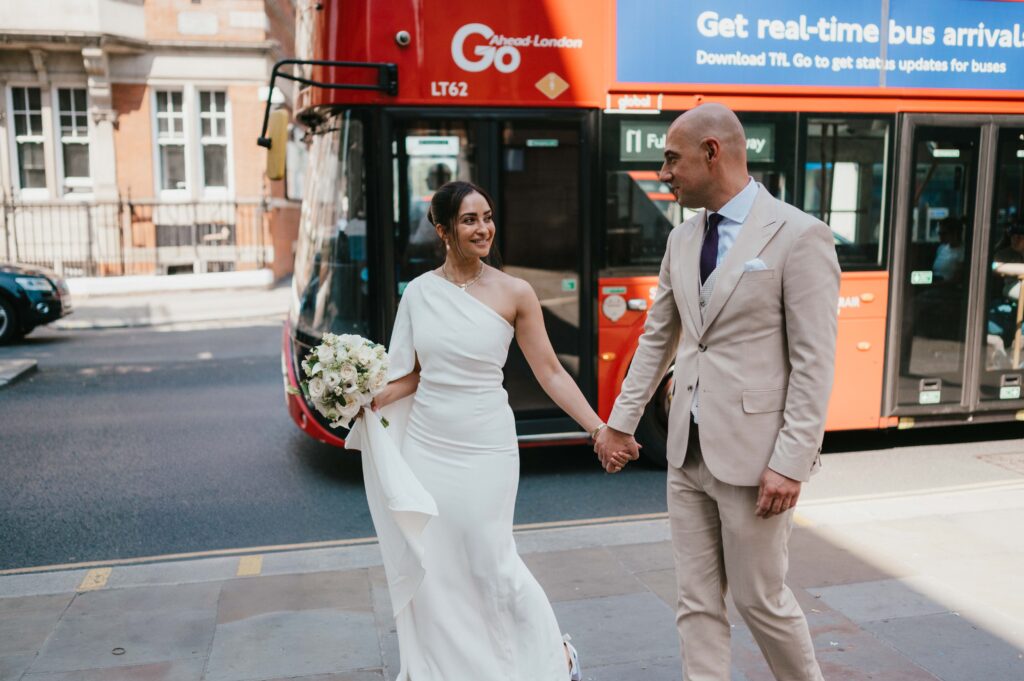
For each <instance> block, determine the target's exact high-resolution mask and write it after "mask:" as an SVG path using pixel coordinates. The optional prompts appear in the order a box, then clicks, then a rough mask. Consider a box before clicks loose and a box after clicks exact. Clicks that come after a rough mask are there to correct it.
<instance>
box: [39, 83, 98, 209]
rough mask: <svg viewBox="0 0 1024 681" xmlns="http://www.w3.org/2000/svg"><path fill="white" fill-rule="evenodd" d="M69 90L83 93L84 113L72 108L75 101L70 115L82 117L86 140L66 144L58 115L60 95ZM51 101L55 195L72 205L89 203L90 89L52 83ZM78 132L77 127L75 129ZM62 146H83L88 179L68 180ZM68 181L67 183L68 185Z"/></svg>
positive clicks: (91, 182) (82, 85)
mask: <svg viewBox="0 0 1024 681" xmlns="http://www.w3.org/2000/svg"><path fill="white" fill-rule="evenodd" d="M61 90H69V91H71V92H74V91H76V90H81V91H82V92H84V93H85V109H83V110H82V111H81V112H79V111H78V110H76V109H75V108H74V100H73V99H72V108H71V111H70V113H71V115H72V116H77V115H80V114H84V115H85V137H84V138H82V137H75V138H73V139H71V140H69V141H65V136H64V131H63V129H62V127H61V120H60V117H61V114H63V113H64V110H63V109H62V108H61V105H60V91H61ZM50 101H51V102H53V106H52V107H51V109H52V112H53V141H54V145H53V147H54V169H55V170H56V179H57V187H56V191H57V194H58V196H59V197H60V198H62V199H67V200H71V201H82V200H85V201H88V200H92V199H93V197H94V192H95V184H94V180H93V167H92V164H93V153H92V152H93V144H92V143H93V138H94V132H95V131H94V129H93V122H92V117H91V116H90V115H89V103H90V102H89V87H88V85H86V84H85V83H54V84H53V86H52V88H51V92H50ZM75 127H76V128H77V125H76V126H75ZM65 144H85V145H86V146H87V147H88V149H89V175H88V177H87V178H83V177H79V176H75V177H68V176H67V174H66V169H65V167H64V145H65ZM69 181H70V182H69ZM68 187H87V188H88V189H87V190H86V191H79V192H76V191H68Z"/></svg>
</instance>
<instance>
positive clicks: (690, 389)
mask: <svg viewBox="0 0 1024 681" xmlns="http://www.w3.org/2000/svg"><path fill="white" fill-rule="evenodd" d="M686 391H687V392H691V393H692V392H693V386H692V385H688V386H686Z"/></svg>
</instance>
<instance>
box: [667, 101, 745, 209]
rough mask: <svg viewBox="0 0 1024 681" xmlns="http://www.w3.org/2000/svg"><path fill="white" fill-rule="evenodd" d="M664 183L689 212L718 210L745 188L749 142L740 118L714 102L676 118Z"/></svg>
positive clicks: (671, 128) (668, 142) (672, 127)
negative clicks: (693, 210)
mask: <svg viewBox="0 0 1024 681" xmlns="http://www.w3.org/2000/svg"><path fill="white" fill-rule="evenodd" d="M662 181H663V182H665V183H667V184H669V185H670V186H671V187H672V188H673V191H675V193H676V197H677V198H678V199H679V202H680V203H681V204H682V205H684V206H687V207H690V208H696V207H705V208H710V209H712V210H718V208H719V207H720V206H721V205H722V204H723V203H724V202H725V201H727V200H728V199H729V198H731V197H732V196H735V195H736V194H737V193H738V192H739V191H740V190H741V189H743V187H744V186H746V184H747V182H748V175H747V138H746V134H745V133H744V132H743V125H742V124H741V123H740V119H739V118H737V117H736V114H735V113H733V112H732V110H731V109H729V107H727V106H724V105H722V104H717V103H714V102H710V103H707V104H701V105H700V106H698V107H697V108H695V109H691V110H689V111H687V112H686V113H684V114H682V115H681V116H679V117H678V118H676V120H675V121H673V122H672V125H671V126H669V129H668V135H667V136H666V138H665V165H664V166H662Z"/></svg>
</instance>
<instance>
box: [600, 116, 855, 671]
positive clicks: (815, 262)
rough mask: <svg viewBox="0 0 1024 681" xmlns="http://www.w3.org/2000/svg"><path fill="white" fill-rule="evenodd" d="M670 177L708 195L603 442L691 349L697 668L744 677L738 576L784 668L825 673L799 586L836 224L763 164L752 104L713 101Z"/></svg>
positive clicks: (675, 184)
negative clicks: (794, 578)
mask: <svg viewBox="0 0 1024 681" xmlns="http://www.w3.org/2000/svg"><path fill="white" fill-rule="evenodd" d="M660 179H661V181H662V182H664V183H666V184H668V185H669V186H670V187H671V188H672V192H673V193H674V194H675V197H676V199H677V200H678V202H679V204H680V205H682V206H686V207H689V208H703V209H704V210H701V211H700V212H699V213H698V214H697V215H696V216H694V217H693V218H691V219H689V220H687V221H686V222H684V223H683V224H681V225H679V226H678V227H676V228H675V229H674V230H673V231H672V233H671V234H670V235H669V237H668V246H667V248H666V252H665V257H664V260H663V261H662V265H661V273H660V275H659V279H658V290H657V295H656V297H655V299H654V303H653V305H652V307H651V310H650V312H649V314H648V316H647V322H646V325H645V327H644V333H643V335H642V336H641V337H640V340H639V344H638V347H637V351H636V356H635V357H634V358H633V363H632V366H631V367H630V369H629V374H628V375H627V376H626V379H625V381H624V382H623V384H622V392H621V393H620V395H619V397H618V399H617V400H616V402H615V408H614V409H613V410H612V414H611V417H610V418H609V419H608V427H607V428H604V429H603V430H602V431H601V432H599V433H598V436H597V438H596V443H595V450H596V451H597V453H598V455H599V456H600V457H601V460H602V462H606V461H608V462H609V463H611V465H612V466H616V465H617V464H615V463H614V461H615V460H616V457H617V456H620V455H617V452H624V451H628V452H632V453H635V452H636V447H637V445H636V442H635V441H634V440H633V438H632V433H633V431H634V429H635V428H636V425H637V422H638V421H639V420H640V416H641V414H642V413H643V410H644V406H645V405H646V404H647V402H648V400H650V398H651V395H652V393H653V392H654V390H655V388H656V387H657V386H658V384H659V383H660V381H661V380H662V378H663V377H664V376H665V373H666V371H667V370H668V368H669V366H670V365H671V364H673V362H674V363H675V373H674V387H673V400H672V403H671V405H672V406H671V411H670V414H669V429H668V464H669V465H668V490H667V491H668V511H669V523H670V527H671V531H672V543H673V547H674V552H675V564H676V575H677V582H678V593H679V602H678V611H677V616H676V622H677V625H678V627H679V635H680V637H681V638H682V647H683V656H684V658H685V663H684V672H685V673H684V677H685V679H686V680H687V681H727V680H728V679H729V678H730V659H729V622H728V620H727V619H726V608H725V592H726V587H727V586H728V587H729V588H731V589H732V596H733V601H734V602H735V603H736V607H737V609H738V610H739V613H740V615H741V616H742V617H743V619H744V621H745V622H746V623H747V625H748V626H749V627H750V630H751V632H752V633H753V635H754V638H755V639H756V640H757V643H758V645H759V646H760V648H761V651H762V652H763V653H764V656H765V658H766V659H767V661H768V665H769V667H771V670H772V672H773V673H774V675H775V678H776V679H779V681H820V680H821V678H822V676H821V671H820V669H819V667H818V663H817V661H816V660H815V657H814V648H813V645H812V643H811V637H810V633H809V631H808V627H807V621H806V619H805V618H804V614H803V612H802V611H801V610H800V606H799V605H797V602H796V598H795V597H794V595H793V592H792V591H790V589H789V587H787V586H786V584H785V583H784V579H785V577H786V569H787V567H788V562H789V556H788V548H787V544H788V540H789V534H790V529H791V527H792V524H793V507H794V506H796V503H797V499H798V498H799V496H800V487H801V484H802V483H804V482H806V481H807V480H808V479H809V478H810V476H811V473H813V472H814V471H815V470H816V469H817V468H818V467H819V465H820V462H819V455H820V452H821V440H822V435H823V432H824V427H825V413H826V409H827V405H828V398H829V393H830V391H831V388H832V374H833V364H834V359H835V344H836V311H837V304H838V295H839V264H838V262H837V261H836V253H835V247H834V244H833V239H832V232H831V230H830V229H829V227H828V225H825V224H824V223H822V222H821V221H820V220H818V219H816V218H813V217H811V216H809V215H807V214H806V213H803V212H801V211H799V210H797V209H796V208H794V207H793V206H790V205H789V204H786V203H783V202H782V201H779V200H777V199H775V198H773V197H772V196H771V195H770V194H769V193H768V191H767V190H766V189H765V188H764V187H763V186H761V185H760V184H758V183H756V182H754V180H753V179H751V178H750V176H749V175H748V174H747V158H746V137H745V135H744V132H743V126H742V125H741V124H740V121H739V119H738V118H737V117H736V115H735V114H734V113H733V112H732V111H730V110H729V109H728V108H726V107H724V106H722V105H720V104H704V105H702V106H699V107H697V108H696V109H693V110H691V111H688V112H686V113H684V114H683V115H682V116H680V117H679V118H677V119H676V120H675V122H673V123H672V126H671V127H670V128H669V130H668V134H667V136H666V138H665V163H664V165H663V166H662V168H661V176H660Z"/></svg>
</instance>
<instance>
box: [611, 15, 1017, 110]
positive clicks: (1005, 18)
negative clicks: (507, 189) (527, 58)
mask: <svg viewBox="0 0 1024 681" xmlns="http://www.w3.org/2000/svg"><path fill="white" fill-rule="evenodd" d="M616 13H617V42H618V53H617V56H616V69H617V71H616V78H617V80H618V81H619V82H620V83H665V84H674V83H678V84H707V85H811V86H833V87H881V88H946V89H949V88H953V89H970V90H1024V2H1016V1H1012V0H889V1H888V2H882V1H881V0H872V1H870V2H856V1H854V2H851V0H774V1H773V2H750V0H618V4H617V10H616Z"/></svg>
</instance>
